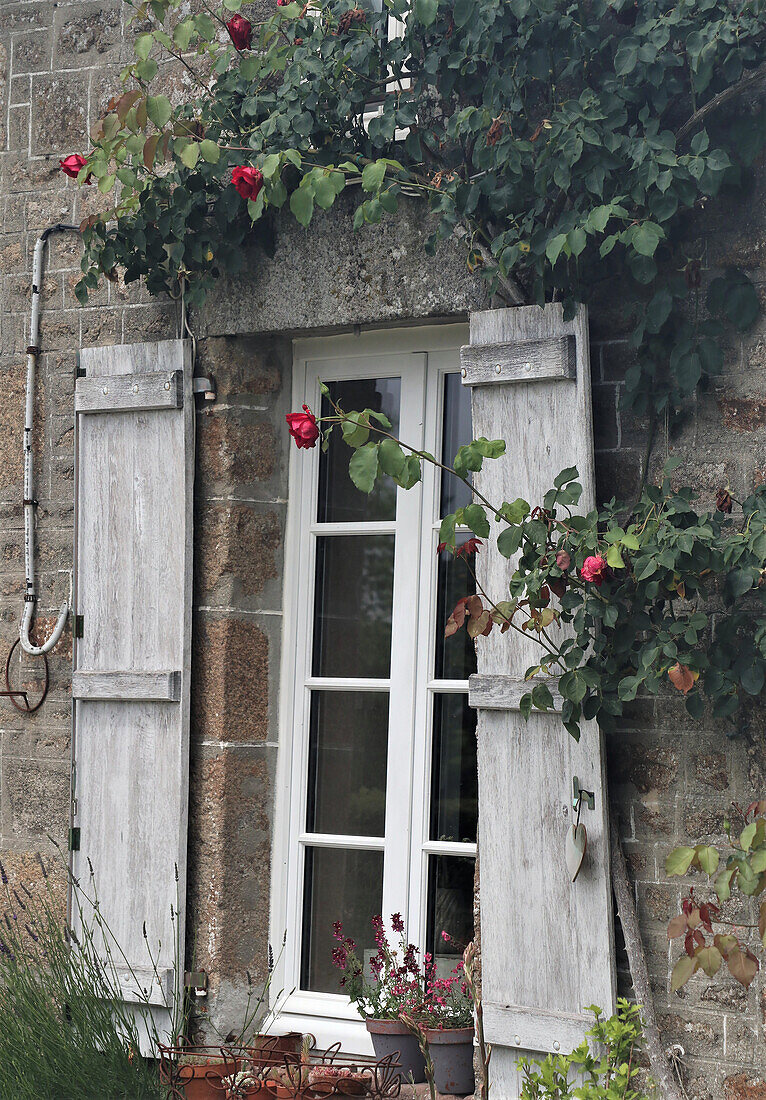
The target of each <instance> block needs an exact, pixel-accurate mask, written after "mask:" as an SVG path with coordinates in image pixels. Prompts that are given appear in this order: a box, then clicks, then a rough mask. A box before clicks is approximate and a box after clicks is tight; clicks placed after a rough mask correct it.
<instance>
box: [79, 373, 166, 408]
mask: <svg viewBox="0 0 766 1100" xmlns="http://www.w3.org/2000/svg"><path fill="white" fill-rule="evenodd" d="M182 404H183V374H182V372H181V371H147V372H146V373H143V374H141V373H139V374H123V375H115V376H114V377H112V378H105V377H103V376H98V375H97V376H95V377H91V378H88V377H85V378H78V379H77V383H76V386H75V397H74V407H75V412H79V413H92V412H131V411H134V410H136V409H144V410H150V409H180V408H181V405H182Z"/></svg>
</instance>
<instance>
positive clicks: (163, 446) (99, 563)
mask: <svg viewBox="0 0 766 1100" xmlns="http://www.w3.org/2000/svg"><path fill="white" fill-rule="evenodd" d="M80 363H81V369H82V370H84V375H83V376H82V377H79V378H78V379H77V384H76V396H75V410H76V487H75V508H76V586H75V612H76V616H77V617H76V619H75V624H76V625H75V635H76V641H75V650H74V672H73V686H72V694H73V698H74V708H75V719H74V786H73V793H74V799H75V801H74V807H73V808H74V811H75V812H74V815H73V824H74V826H75V828H74V830H73V836H74V842H73V845H72V847H73V848H74V849H75V850H74V851H73V854H72V863H73V872H74V874H75V876H76V877H77V878H78V879H79V880H80V883H81V884H82V886H83V887H84V888H85V889H87V890H90V885H89V874H90V871H89V862H88V861H90V865H91V866H92V869H93V874H94V876H95V889H96V891H97V893H98V899H99V902H100V907H101V913H102V915H103V917H104V918H105V920H106V922H107V923H108V925H109V927H110V928H111V930H112V932H113V933H114V936H115V938H116V940H117V942H118V943H119V945H120V947H121V948H122V950H123V951H124V953H125V957H126V962H125V965H124V966H123V961H122V960H121V959H119V958H117V959H116V960H115V961H116V964H117V969H118V970H119V971H120V981H121V983H122V988H123V994H124V997H125V1000H126V1001H128V1002H131V1001H135V1000H136V989H135V986H136V978H137V979H138V984H139V985H140V987H141V988H142V989H145V990H148V991H149V997H150V1000H151V1003H152V1005H153V1008H152V1014H153V1016H154V1018H155V1021H156V1023H157V1025H158V1027H159V1029H160V1030H161V1031H162V1030H164V1029H167V1027H168V1024H169V1019H170V1017H169V1014H168V1012H167V1010H166V1008H165V1007H164V1006H165V1005H167V1004H168V1003H171V1002H172V997H173V995H174V991H176V990H177V989H178V988H179V987H182V985H183V962H184V910H185V900H186V899H185V893H186V874H185V872H186V834H187V798H188V755H189V753H188V747H189V666H190V642H191V584H192V541H191V535H192V486H193V478H194V404H193V397H192V378H191V375H192V365H191V354H190V347H189V345H188V343H186V342H182V341H180V340H169V341H165V342H162V343H153V344H133V345H122V346H115V347H104V348H87V349H84V350H83V351H82V353H81V356H80ZM78 831H79V836H78ZM176 876H177V877H176ZM171 914H174V916H171ZM144 931H145V935H144ZM147 945H148V946H149V947H150V948H151V949H152V951H153V953H154V955H155V959H154V962H152V959H151V958H150V956H149V952H148V949H147ZM155 964H156V969H155ZM131 969H132V971H133V974H131V973H130V971H131Z"/></svg>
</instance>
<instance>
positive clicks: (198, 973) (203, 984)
mask: <svg viewBox="0 0 766 1100" xmlns="http://www.w3.org/2000/svg"><path fill="white" fill-rule="evenodd" d="M207 984H208V975H207V970H187V971H186V973H185V974H184V988H185V989H190V990H191V991H192V994H193V995H194V996H195V997H207Z"/></svg>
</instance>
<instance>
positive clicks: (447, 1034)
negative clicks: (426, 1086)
mask: <svg viewBox="0 0 766 1100" xmlns="http://www.w3.org/2000/svg"><path fill="white" fill-rule="evenodd" d="M426 1039H427V1040H428V1050H429V1053H430V1055H431V1061H432V1062H433V1064H434V1084H435V1085H436V1090H437V1092H441V1093H445V1094H446V1095H447V1096H467V1095H468V1093H469V1092H473V1088H474V1073H473V1028H472V1027H448V1028H443V1029H441V1028H431V1027H429V1028H426Z"/></svg>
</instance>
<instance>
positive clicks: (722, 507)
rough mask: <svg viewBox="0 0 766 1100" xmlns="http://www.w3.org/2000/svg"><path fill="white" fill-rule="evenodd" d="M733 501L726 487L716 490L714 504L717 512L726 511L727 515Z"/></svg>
mask: <svg viewBox="0 0 766 1100" xmlns="http://www.w3.org/2000/svg"><path fill="white" fill-rule="evenodd" d="M733 503H734V502H733V501H732V498H731V493H730V492H729V490H728V489H719V490H718V492H717V493H716V497H715V506H716V508H717V509H718V511H719V512H726V513H727V515H728V513H729V512H731V509H732V507H733Z"/></svg>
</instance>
